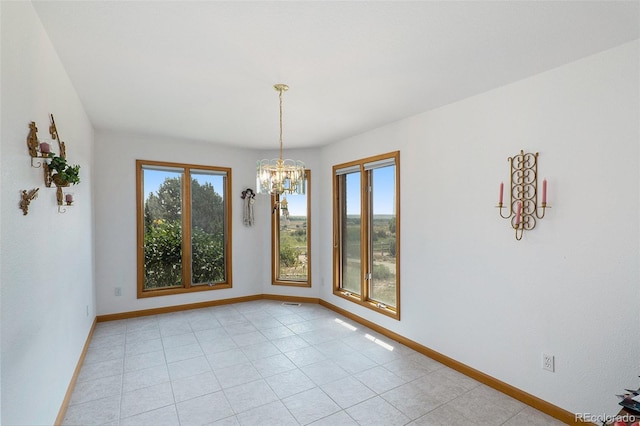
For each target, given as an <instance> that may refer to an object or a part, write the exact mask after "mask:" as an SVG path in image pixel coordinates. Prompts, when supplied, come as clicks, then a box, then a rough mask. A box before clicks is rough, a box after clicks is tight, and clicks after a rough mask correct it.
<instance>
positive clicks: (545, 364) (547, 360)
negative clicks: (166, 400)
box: [542, 354, 555, 373]
mask: <svg viewBox="0 0 640 426" xmlns="http://www.w3.org/2000/svg"><path fill="white" fill-rule="evenodd" d="M542 369H543V370H547V371H551V372H552V373H553V372H554V371H555V360H554V357H553V355H548V354H542Z"/></svg>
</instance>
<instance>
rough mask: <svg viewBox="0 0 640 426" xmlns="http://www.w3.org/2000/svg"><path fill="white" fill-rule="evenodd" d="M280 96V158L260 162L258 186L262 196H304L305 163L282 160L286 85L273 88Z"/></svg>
mask: <svg viewBox="0 0 640 426" xmlns="http://www.w3.org/2000/svg"><path fill="white" fill-rule="evenodd" d="M273 87H274V89H276V90H277V91H278V92H279V94H280V157H279V158H274V159H272V160H267V159H264V160H259V161H258V162H257V164H256V165H257V167H256V170H257V171H256V185H257V187H258V193H260V194H278V195H279V194H304V193H305V191H306V188H305V186H306V185H305V183H306V182H305V171H304V163H303V162H302V161H296V160H289V159H287V160H283V159H282V93H283V92H286V91H287V90H289V86H287V85H286V84H276V85H274V86H273Z"/></svg>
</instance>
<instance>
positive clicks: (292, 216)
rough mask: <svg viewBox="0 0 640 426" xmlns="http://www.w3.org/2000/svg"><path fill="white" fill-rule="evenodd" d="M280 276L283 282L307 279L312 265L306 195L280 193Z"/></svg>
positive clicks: (278, 275)
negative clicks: (309, 250) (309, 251)
mask: <svg viewBox="0 0 640 426" xmlns="http://www.w3.org/2000/svg"><path fill="white" fill-rule="evenodd" d="M279 207H280V208H279V212H277V214H279V220H278V222H279V227H278V236H277V237H276V238H278V245H277V247H278V248H279V252H280V258H279V262H278V271H277V277H276V279H278V280H284V281H304V282H307V281H308V280H309V278H308V269H307V266H308V264H309V258H308V247H309V244H308V238H307V194H289V195H282V196H280V205H279Z"/></svg>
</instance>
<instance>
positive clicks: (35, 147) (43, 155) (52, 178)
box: [27, 114, 80, 213]
mask: <svg viewBox="0 0 640 426" xmlns="http://www.w3.org/2000/svg"><path fill="white" fill-rule="evenodd" d="M49 117H50V124H49V134H50V135H51V139H52V141H56V142H57V144H58V154H56V153H55V152H53V151H52V149H53V146H52V145H53V143H51V142H49V141H44V140H43V141H41V140H39V139H38V128H37V127H36V123H35V121H32V122H31V123H29V134H28V135H27V148H28V149H29V155H30V156H31V167H34V168H40V167H42V169H43V172H44V184H45V186H46V187H47V188H50V187H51V186H52V185H54V186H55V187H56V201H57V204H58V213H65V212H66V211H67V210H66V208H63V207H62V206H65V205H66V206H71V205H73V201H74V200H73V194H72V193H70V192H66V191H64V190H63V189H62V188H67V187H69V185H76V184H78V183H80V166H79V165H77V164H76V165H70V164H68V163H67V149H66V146H65V143H64V142H63V141H61V140H60V136H59V134H58V129H57V127H56V122H55V119H54V118H53V114H50V115H49ZM34 160H35V161H34Z"/></svg>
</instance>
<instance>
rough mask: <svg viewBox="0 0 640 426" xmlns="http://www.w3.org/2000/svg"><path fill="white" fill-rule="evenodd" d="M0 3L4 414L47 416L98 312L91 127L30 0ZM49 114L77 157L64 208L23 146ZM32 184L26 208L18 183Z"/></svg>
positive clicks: (34, 420)
mask: <svg viewBox="0 0 640 426" xmlns="http://www.w3.org/2000/svg"><path fill="white" fill-rule="evenodd" d="M1 7H2V10H1V12H2V13H1V15H2V16H1V30H2V33H1V35H2V36H1V40H2V41H1V43H2V45H1V57H2V69H1V73H2V76H1V78H2V85H1V96H0V98H1V102H2V105H1V113H0V117H1V123H2V127H1V129H0V152H1V153H2V155H1V157H0V164H1V172H0V180H1V181H2V185H1V187H0V200H1V202H0V206H1V208H0V226H1V228H2V234H1V241H2V245H1V247H2V257H1V259H0V271H1V292H0V293H1V295H2V296H1V315H2V321H1V323H2V326H1V328H2V338H1V348H2V360H1V362H2V367H1V371H2V377H1V389H2V416H1V417H2V420H1V422H2V423H4V424H7V425H19V424H29V425H34V424H52V423H53V422H54V420H55V418H56V416H57V414H58V410H59V409H60V406H61V403H62V400H63V398H64V395H65V392H66V390H67V387H68V385H69V382H70V379H71V377H72V375H73V371H74V369H75V367H76V364H77V362H78V359H79V356H80V353H81V351H82V348H83V345H84V343H85V341H86V338H87V336H88V333H89V330H90V328H91V324H92V322H93V319H94V317H95V294H94V291H93V221H92V215H93V209H92V192H91V185H92V176H91V173H92V157H93V153H92V149H93V147H92V145H93V130H92V127H91V125H90V123H89V120H88V118H87V116H86V114H85V112H84V109H83V107H82V105H81V104H80V101H79V99H78V97H77V95H76V92H75V90H74V88H73V86H72V85H71V83H70V81H69V79H68V77H67V74H66V72H65V71H64V69H63V68H62V66H61V64H60V62H59V60H58V57H57V55H56V53H55V51H54V49H53V47H52V46H51V44H50V42H49V39H48V37H47V35H46V34H45V32H44V30H43V28H42V25H41V23H40V20H39V18H38V16H37V14H36V13H35V12H34V10H33V7H32V5H31V3H30V2H2V3H1ZM49 113H53V114H54V117H55V119H56V124H57V126H58V131H59V133H60V136H61V138H62V140H63V141H65V142H66V147H67V158H68V159H69V161H70V162H71V163H73V164H80V166H81V169H80V177H81V180H82V182H81V183H80V184H79V185H77V186H75V187H73V189H72V190H73V191H74V193H75V195H76V199H77V205H76V206H74V207H71V208H69V209H67V212H66V213H65V214H59V213H58V211H57V204H56V197H55V188H46V187H45V186H44V181H43V173H42V169H41V168H39V169H35V168H31V165H30V157H29V153H28V150H27V146H26V137H27V134H28V132H29V128H28V125H29V122H30V121H35V122H36V123H37V125H38V128H39V132H38V135H39V137H41V138H47V137H49V134H48V127H49ZM56 152H57V150H56ZM35 187H39V188H40V191H39V196H38V198H37V199H35V200H34V201H32V202H31V206H30V208H29V214H28V215H27V216H23V214H22V211H21V210H20V209H19V208H18V203H19V201H20V192H21V190H23V189H32V188H35Z"/></svg>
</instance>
